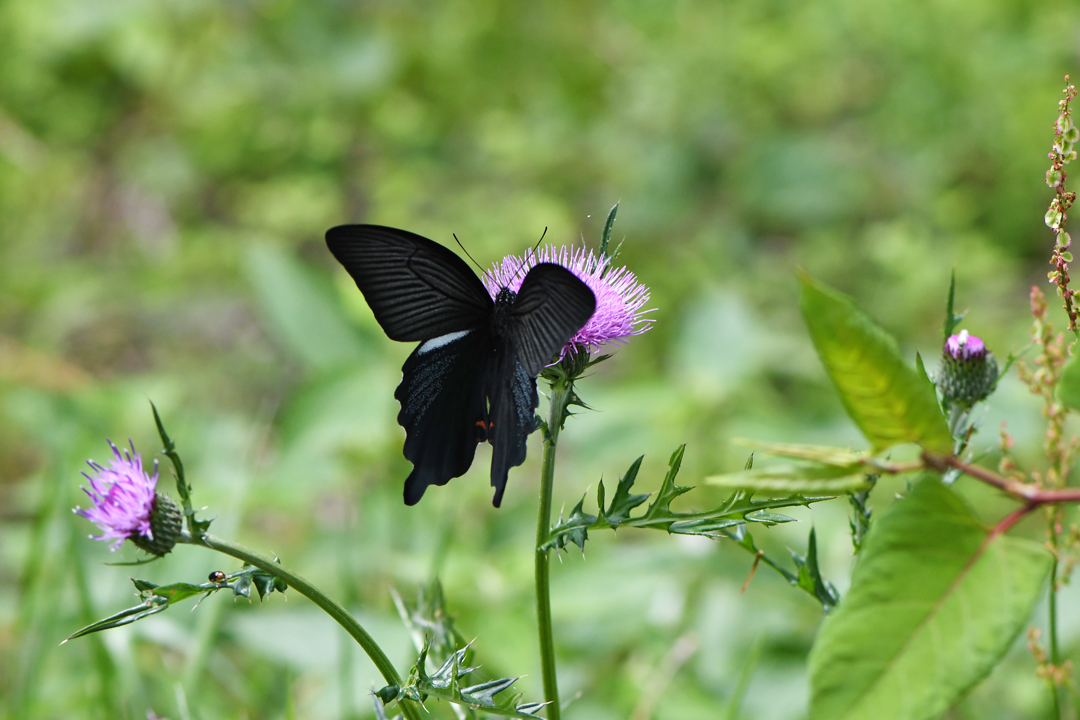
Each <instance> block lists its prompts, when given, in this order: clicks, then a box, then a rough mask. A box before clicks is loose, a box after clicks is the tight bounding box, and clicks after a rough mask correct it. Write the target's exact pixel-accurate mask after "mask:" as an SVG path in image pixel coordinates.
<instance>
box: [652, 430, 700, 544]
mask: <svg viewBox="0 0 1080 720" xmlns="http://www.w3.org/2000/svg"><path fill="white" fill-rule="evenodd" d="M685 452H686V445H680V446H679V447H678V448H676V450H675V452H673V453H672V454H671V459H670V460H668V471H667V475H665V476H664V482H662V483H661V484H660V489H659V490H657V491H656V498H655V499H654V500H653V501H652V503H651V504H650V505H649V507H648V508H646V510H645V514H644V515H642V516H641V518H640V520H641V522H642V523H643V524H649V523H650V522H653V521H656V520H660V521H663V520H666V519H668V518H671V517H673V516H674V514H673V513H672V512H671V503H672V501H673V500H674V499H675V498H677V497H679V496H680V495H683V494H685V493H688V492H690V491H691V490H693V488H690V487H682V486H680V485H676V484H675V477H676V476H677V475H678V474H679V468H680V467H681V466H682V459H683V453H685Z"/></svg>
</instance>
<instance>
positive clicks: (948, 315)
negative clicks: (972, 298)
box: [941, 269, 967, 340]
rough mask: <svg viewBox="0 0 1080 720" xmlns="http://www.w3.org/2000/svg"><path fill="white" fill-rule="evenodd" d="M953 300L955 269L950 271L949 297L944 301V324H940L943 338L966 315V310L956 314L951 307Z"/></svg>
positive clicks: (951, 331)
mask: <svg viewBox="0 0 1080 720" xmlns="http://www.w3.org/2000/svg"><path fill="white" fill-rule="evenodd" d="M955 300H956V270H955V269H954V270H953V271H952V277H951V278H950V280H949V299H948V301H947V302H946V303H945V323H944V325H942V328H941V329H942V335H943V336H944V339H945V340H948V339H949V337H950V336H951V335H952V334H953V331H954V330H956V326H957V325H959V324H960V322H961V321H962V320H963V319H964V316H965V315H967V313H966V312H962V313H960V314H959V315H957V314H956V313H955V312H954V311H953V308H954V307H955V303H954V301H955Z"/></svg>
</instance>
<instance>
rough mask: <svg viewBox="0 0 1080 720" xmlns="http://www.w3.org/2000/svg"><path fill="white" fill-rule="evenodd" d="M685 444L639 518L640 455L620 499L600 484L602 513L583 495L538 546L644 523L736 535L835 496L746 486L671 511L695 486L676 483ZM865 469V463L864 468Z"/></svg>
mask: <svg viewBox="0 0 1080 720" xmlns="http://www.w3.org/2000/svg"><path fill="white" fill-rule="evenodd" d="M685 450H686V446H685V445H684V446H680V447H679V448H678V449H676V450H675V452H674V453H672V455H671V459H670V460H669V462H668V472H667V475H666V476H665V477H664V481H663V483H661V485H660V489H659V490H658V491H657V492H656V497H655V498H654V499H653V502H652V504H650V505H649V507H648V508H647V509H646V510H645V512H644V513H643V514H641V515H639V516H637V517H631V516H630V511H631V510H632V509H633V508H636V507H637V506H639V505H641V504H642V503H644V502H645V501H646V500H647V499H648V498H649V496H648V495H634V494H631V492H630V489H631V487H632V486H633V484H634V481H635V480H636V479H637V474H638V469H639V468H640V466H641V460H642V458H640V457H639V458H638V459H637V460H635V461H634V462H633V463H632V464H631V465H630V468H629V469H628V470H627V471H626V474H625V475H623V477H622V480H620V481H619V487H618V489H617V490H616V493H615V497H614V498H612V501H611V505H609V506H608V507H607V509H606V510H605V508H604V501H605V495H604V485H603V483H601V484H600V487H599V489H598V491H597V505H598V506H599V508H600V509H599V513H600V517H597V516H594V515H589V514H587V513H585V511H584V510H583V509H582V507H583V504H584V498H582V502H579V503H578V504H577V505H576V506H575V507H574V510H573V512H571V514H570V517H569V518H567V519H566V520H563V519H562V518H561V517H560V520H559V522H558V523H557V524H556V525H555V526H554V527H552V528H551V533H550V535H549V537H548V541H547V542H546V543H545V544H544V546H543V547H542V548H539V550H541V551H542V550H546V549H549V548H560V549H561V548H564V547H566V545H567V543H570V542H572V543H574V544H576V545H578V546H579V547H582V548H583V546H584V543H585V540H586V539H587V538H588V532H587V531H588V530H595V529H601V528H612V529H615V528H616V527H624V526H625V527H641V528H653V529H657V530H666V531H668V532H669V533H672V534H675V535H703V536H705V537H711V538H720V537H731V532H730V529H732V528H737V527H738V526H741V525H745V524H746V523H757V524H759V525H765V526H770V525H777V524H779V523H786V522H792V521H793V519H792V518H790V517H787V516H786V515H779V514H777V513H773V512H770V510H775V509H778V508H786V507H808V506H809V505H810V503H814V502H818V501H820V500H831V499H832V496H805V495H801V494H798V495H790V496H788V497H782V498H769V499H767V500H753V499H752V496H753V493H750V492H745V491H742V490H739V491H736V492H735V493H733V494H732V495H731V496H730V497H729V498H728V499H727V500H725V501H724V502H723V504H721V505H720V506H719V507H717V508H714V509H712V510H704V511H701V512H687V513H682V512H675V511H673V510H672V509H671V502H672V501H673V500H674V499H675V498H677V497H679V496H680V495H683V494H685V493H687V492H689V491H690V490H692V489H693V488H689V487H682V486H679V485H676V484H675V478H676V476H678V474H679V468H680V466H681V465H682V458H683V453H684V452H685ZM860 467H861V466H860Z"/></svg>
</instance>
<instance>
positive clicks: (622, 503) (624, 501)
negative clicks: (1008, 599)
mask: <svg viewBox="0 0 1080 720" xmlns="http://www.w3.org/2000/svg"><path fill="white" fill-rule="evenodd" d="M644 459H645V456H644V455H641V456H640V457H638V459H637V460H635V461H634V462H633V463H632V464H631V465H630V467H629V468H628V469H627V470H626V473H625V474H624V475H623V476H622V478H620V479H619V485H618V487H616V488H615V497H613V498H611V505H609V506H608V507H607V509H605V508H604V481H603V480H601V481H600V488H599V490H598V491H597V506H598V507H599V508H600V517H602V518H604V520H606V521H607V522H608V524H610V525H611V527H613V528H614V527H618V526H619V525H620V524H622V523H624V522H626V521H627V520H629V519H630V511H631V510H633V509H634V508H636V507H637V506H638V505H641V504H642V503H643V502H645V501H646V500H648V499H649V495H648V493H646V494H644V495H632V494H631V493H630V488H631V487H633V485H634V481H635V480H637V474H638V471H639V470H640V469H641V461H642V460H644Z"/></svg>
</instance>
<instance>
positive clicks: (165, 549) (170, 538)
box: [128, 493, 183, 557]
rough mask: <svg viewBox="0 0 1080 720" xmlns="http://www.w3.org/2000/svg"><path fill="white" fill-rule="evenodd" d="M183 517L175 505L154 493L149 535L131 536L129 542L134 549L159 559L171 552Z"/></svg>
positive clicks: (166, 498)
mask: <svg viewBox="0 0 1080 720" xmlns="http://www.w3.org/2000/svg"><path fill="white" fill-rule="evenodd" d="M182 521H183V515H182V514H181V512H180V508H179V507H177V505H176V503H174V502H173V501H172V500H170V499H169V498H168V496H166V495H162V494H161V493H154V505H153V507H152V508H151V510H150V535H149V536H146V535H138V534H136V535H132V536H131V537H130V538H128V539H129V540H131V542H133V543H135V547H137V548H139V549H140V550H145V551H146V552H148V553H150V554H151V555H157V556H158V557H161V556H163V555H167V554H168V553H170V552H172V549H173V546H174V545H176V541H177V540H178V539H179V538H180V531H181V528H182V527H183V526H182Z"/></svg>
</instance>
